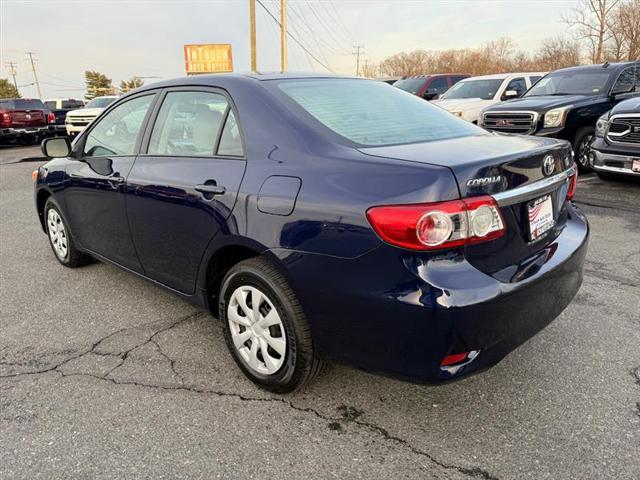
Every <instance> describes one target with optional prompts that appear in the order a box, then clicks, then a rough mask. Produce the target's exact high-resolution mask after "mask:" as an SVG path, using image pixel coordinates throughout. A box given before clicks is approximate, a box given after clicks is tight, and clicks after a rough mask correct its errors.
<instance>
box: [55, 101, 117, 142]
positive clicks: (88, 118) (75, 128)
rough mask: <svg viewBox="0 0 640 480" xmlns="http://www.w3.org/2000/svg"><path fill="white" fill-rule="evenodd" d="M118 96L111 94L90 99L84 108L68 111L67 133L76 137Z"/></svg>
mask: <svg viewBox="0 0 640 480" xmlns="http://www.w3.org/2000/svg"><path fill="white" fill-rule="evenodd" d="M117 98H118V97H117V96H115V95H109V96H104V97H96V98H94V99H92V100H91V101H89V102H88V103H87V104H86V105H85V106H84V108H80V109H78V110H72V111H70V112H67V119H66V121H65V125H66V127H67V135H69V136H70V137H74V136H76V135H77V134H79V133H80V132H82V131H83V130H84V129H85V128H87V125H89V124H90V123H91V122H92V121H93V120H94V119H95V118H96V117H97V116H98V115H100V114H101V113H102V111H103V110H104V109H105V108H107V107H108V106H109V105H110V104H111V103H113V102H114V101H115V100H116V99H117Z"/></svg>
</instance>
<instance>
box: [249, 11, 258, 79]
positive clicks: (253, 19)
mask: <svg viewBox="0 0 640 480" xmlns="http://www.w3.org/2000/svg"><path fill="white" fill-rule="evenodd" d="M249 22H250V23H251V26H250V30H251V71H252V72H256V71H257V70H258V65H257V64H258V62H257V59H256V0H249Z"/></svg>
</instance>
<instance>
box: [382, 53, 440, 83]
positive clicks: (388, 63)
mask: <svg viewBox="0 0 640 480" xmlns="http://www.w3.org/2000/svg"><path fill="white" fill-rule="evenodd" d="M429 60H430V57H429V53H428V52H426V51H424V50H414V51H413V52H409V53H407V52H401V53H397V54H395V55H393V56H391V57H389V58H386V59H385V60H383V61H382V62H380V65H379V66H378V68H379V70H380V73H381V74H382V75H389V76H392V77H395V76H411V75H420V74H424V73H429V72H430V69H429V67H430V63H431V62H430V61H429Z"/></svg>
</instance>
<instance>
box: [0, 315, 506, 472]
mask: <svg viewBox="0 0 640 480" xmlns="http://www.w3.org/2000/svg"><path fill="white" fill-rule="evenodd" d="M202 314H203V312H200V311H197V312H192V313H190V314H188V315H185V316H182V317H180V318H178V319H177V320H175V321H174V322H172V323H170V324H169V325H166V326H164V327H162V328H160V329H159V330H156V331H155V332H153V333H152V334H151V335H149V336H148V337H147V338H145V339H144V340H143V341H141V342H139V343H137V344H135V345H134V346H132V347H130V348H128V349H127V350H124V351H121V352H119V353H110V352H103V351H100V350H99V347H100V345H101V344H103V343H104V342H105V341H106V340H109V339H111V338H113V337H114V336H116V335H118V334H120V333H123V332H126V331H133V330H139V329H141V328H149V327H150V326H152V325H154V324H157V323H158V322H157V321H155V322H151V323H147V324H144V325H141V326H139V327H127V328H122V329H120V330H117V331H115V332H112V333H110V334H108V335H106V336H104V337H102V338H100V339H99V340H98V341H96V342H95V343H93V344H92V345H91V347H90V348H87V349H84V350H82V351H80V352H77V353H76V354H75V355H73V356H71V357H68V358H66V359H64V360H62V361H61V362H59V363H57V364H55V365H53V366H50V367H47V368H43V369H39V370H33V371H27V372H18V373H11V374H5V375H0V379H12V378H18V377H26V376H35V375H43V374H47V373H57V374H59V375H60V377H59V378H68V377H84V378H92V379H96V380H101V381H105V382H109V383H112V384H113V385H124V386H135V387H141V388H149V389H155V390H162V391H174V392H176V391H185V392H190V393H195V394H203V395H214V396H217V397H222V398H234V399H236V400H240V401H244V402H272V403H280V404H283V405H285V406H286V407H288V408H291V409H293V410H295V411H298V412H302V413H307V414H311V415H314V416H315V417H317V418H319V419H321V420H323V421H325V422H327V424H328V426H329V428H330V429H331V430H336V431H338V432H342V431H343V430H344V428H343V425H345V424H354V425H357V426H359V427H361V428H365V429H367V430H369V431H371V432H373V433H376V434H378V435H380V436H381V437H382V438H383V439H384V440H385V441H389V442H393V443H395V444H397V445H399V446H400V447H401V448H404V449H407V450H409V451H410V452H412V453H413V454H414V455H418V456H420V457H423V458H426V459H427V460H429V461H430V462H431V463H432V464H434V465H436V466H438V467H440V468H442V469H445V470H455V471H457V472H459V473H461V474H464V475H466V476H468V477H471V478H481V479H484V480H498V477H496V476H494V475H492V474H491V473H489V472H488V471H486V470H484V469H481V468H479V467H464V466H460V465H454V464H449V463H444V462H442V461H440V460H438V459H437V458H435V457H434V456H433V455H431V454H430V453H428V452H426V451H424V450H420V449H419V448H416V447H414V446H413V445H412V444H411V443H409V442H408V441H407V440H405V439H403V438H401V437H399V436H396V435H393V434H391V433H389V431H388V430H387V429H385V428H384V427H381V426H379V425H377V424H375V423H373V422H368V421H365V420H363V419H362V418H361V416H362V415H363V414H364V412H363V411H361V410H358V409H356V408H355V407H351V406H345V405H341V406H339V407H338V408H337V410H338V412H339V414H340V416H339V417H332V416H329V415H325V414H324V413H322V412H320V411H319V410H316V409H314V408H312V407H301V406H298V405H295V404H294V403H292V402H291V401H289V400H287V399H286V398H281V397H250V396H246V395H242V394H240V393H234V392H226V391H223V390H212V389H206V388H199V387H197V386H195V385H186V384H185V381H184V378H183V376H182V375H181V374H180V373H179V372H178V371H177V369H176V360H175V359H173V358H171V357H170V356H169V355H167V353H166V352H165V351H164V350H163V349H162V347H161V346H160V344H159V342H158V341H157V337H158V335H160V334H162V333H165V332H168V331H169V330H171V329H173V328H175V327H177V326H178V325H180V324H182V323H185V322H187V321H189V320H192V319H195V318H197V317H198V316H199V315H202ZM148 344H153V345H154V346H155V348H156V350H157V351H158V353H159V354H160V355H161V356H162V357H163V358H164V359H166V360H167V361H168V362H169V365H170V368H171V371H172V373H173V374H174V375H175V377H176V378H178V379H179V382H180V384H179V385H171V384H167V385H160V384H153V383H145V382H140V381H135V380H121V379H117V378H114V377H113V376H112V374H113V373H114V372H115V371H116V370H118V369H119V368H120V367H122V366H123V365H124V364H125V362H126V360H127V359H128V358H129V355H130V354H131V353H132V352H134V351H135V350H137V349H139V348H141V347H143V346H145V345H148ZM89 354H95V355H99V356H104V357H112V358H118V359H119V362H118V364H117V365H115V366H114V367H112V368H111V369H109V370H108V371H107V372H106V373H105V374H103V375H97V374H93V373H87V372H70V373H67V372H65V371H64V370H63V369H62V367H64V366H65V365H67V364H69V363H70V362H72V361H74V360H78V359H80V358H82V357H84V356H86V355H89ZM2 365H14V366H18V365H20V364H19V363H16V364H11V363H8V362H4V363H2Z"/></svg>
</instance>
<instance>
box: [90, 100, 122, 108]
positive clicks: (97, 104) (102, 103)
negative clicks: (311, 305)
mask: <svg viewBox="0 0 640 480" xmlns="http://www.w3.org/2000/svg"><path fill="white" fill-rule="evenodd" d="M115 101H116V99H115V98H112V97H97V98H94V99H93V100H91V101H90V102H89V103H87V104H86V105H85V108H107V107H108V106H109V105H111V104H112V103H113V102H115Z"/></svg>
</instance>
